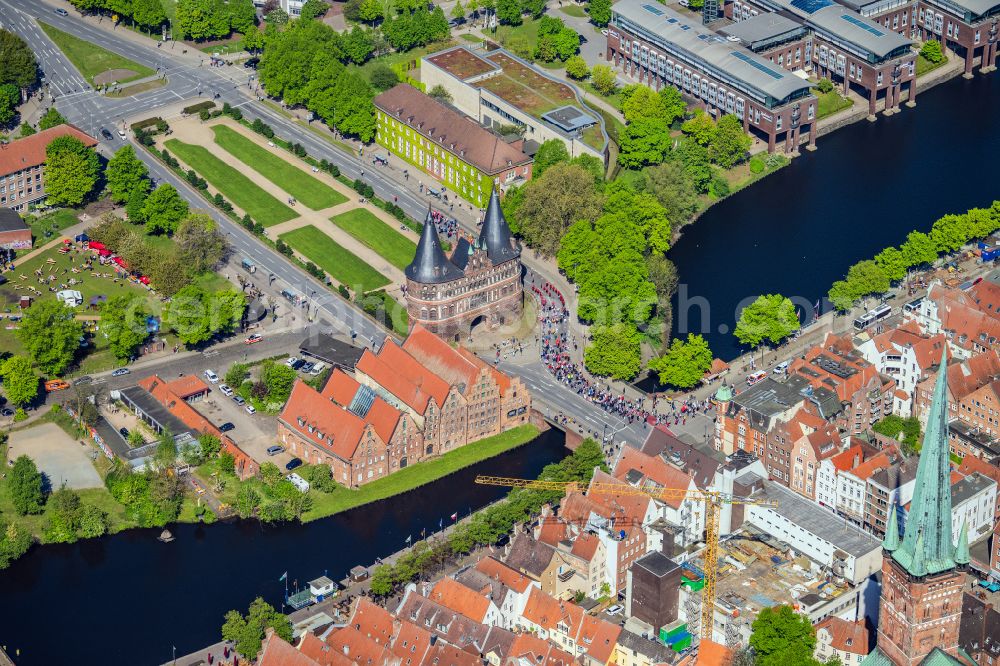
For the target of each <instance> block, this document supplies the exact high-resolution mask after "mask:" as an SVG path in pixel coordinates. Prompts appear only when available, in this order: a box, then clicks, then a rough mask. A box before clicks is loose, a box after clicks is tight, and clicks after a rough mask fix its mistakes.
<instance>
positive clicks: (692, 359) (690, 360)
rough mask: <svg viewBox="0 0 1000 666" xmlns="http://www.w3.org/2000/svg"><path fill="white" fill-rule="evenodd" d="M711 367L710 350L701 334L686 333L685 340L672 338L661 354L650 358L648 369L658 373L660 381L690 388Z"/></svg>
mask: <svg viewBox="0 0 1000 666" xmlns="http://www.w3.org/2000/svg"><path fill="white" fill-rule="evenodd" d="M711 367H712V350H711V349H709V348H708V343H707V342H705V338H703V337H702V336H701V335H695V334H694V333H688V336H687V342H684V341H683V340H674V341H673V344H671V345H670V349H669V350H668V351H667V353H666V354H664V355H663V356H660V357H657V358H654V359H652V360H651V361H650V362H649V369H650V370H655V371H656V372H657V373H659V378H660V383H661V384H668V385H670V386H676V387H678V388H691V387H692V386H694V385H695V384H697V383H698V382H700V381H701V378H702V377H704V376H705V373H706V372H708V369H709V368H711Z"/></svg>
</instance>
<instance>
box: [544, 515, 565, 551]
mask: <svg viewBox="0 0 1000 666" xmlns="http://www.w3.org/2000/svg"><path fill="white" fill-rule="evenodd" d="M537 538H538V540H539V541H541V542H542V543H547V544H549V545H550V546H555V545H556V544H558V543H559V542H560V541H562V540H564V539H565V538H566V524H565V523H563V522H562V521H560V520H558V519H557V518H555V517H552V516H550V517H548V518H547V519H545V520H543V521H542V528H541V529H540V530H538V537H537Z"/></svg>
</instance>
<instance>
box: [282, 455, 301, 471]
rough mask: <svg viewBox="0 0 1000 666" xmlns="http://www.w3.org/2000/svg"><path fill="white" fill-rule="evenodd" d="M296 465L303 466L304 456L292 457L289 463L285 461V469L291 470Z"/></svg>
mask: <svg viewBox="0 0 1000 666" xmlns="http://www.w3.org/2000/svg"><path fill="white" fill-rule="evenodd" d="M296 467H302V458H292V459H291V460H289V461H288V462H287V463H285V469H287V470H288V471H289V472H291V471H292V470H293V469H295V468H296Z"/></svg>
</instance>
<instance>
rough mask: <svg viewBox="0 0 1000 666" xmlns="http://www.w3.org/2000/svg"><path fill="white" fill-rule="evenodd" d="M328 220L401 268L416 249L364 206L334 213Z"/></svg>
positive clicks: (410, 258)
mask: <svg viewBox="0 0 1000 666" xmlns="http://www.w3.org/2000/svg"><path fill="white" fill-rule="evenodd" d="M330 221H331V222H333V223H334V224H336V225H337V226H338V227H340V228H341V229H343V230H344V231H346V232H347V233H349V234H351V235H352V236H354V238H356V239H358V240H359V241H360V242H362V243H364V244H365V245H367V246H368V247H370V248H371V249H373V250H375V252H376V253H378V255H379V256H380V257H384V258H385V259H386V260H387V261H388V262H389V263H390V264H392V265H393V266H395V267H396V268H398V269H399V270H403V269H404V268H406V267H407V266H408V265H409V263H410V262H411V261H413V255H414V254H415V253H416V251H417V245H416V243H414V242H413V241H411V240H410V239H409V238H407V237H406V236H404V235H403V234H401V233H399V232H398V231H396V230H395V229H393V228H392V227H390V226H389V225H388V224H386V223H385V222H383V221H382V220H380V219H378V218H377V217H375V215H374V214H373V213H372V212H371V211H368V210H365V209H364V208H355V209H354V210H350V211H347V212H346V213H341V214H340V215H334V216H333V217H331V218H330Z"/></svg>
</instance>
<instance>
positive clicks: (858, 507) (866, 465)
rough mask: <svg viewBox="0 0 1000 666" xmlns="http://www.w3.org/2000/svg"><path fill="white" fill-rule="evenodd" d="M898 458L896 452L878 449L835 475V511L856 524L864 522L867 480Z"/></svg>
mask: <svg viewBox="0 0 1000 666" xmlns="http://www.w3.org/2000/svg"><path fill="white" fill-rule="evenodd" d="M899 459H900V456H899V454H898V452H895V451H891V450H890V451H879V452H878V453H876V454H875V455H873V456H871V457H869V458H867V459H865V460H864V461H861V462H859V463H858V464H857V465H853V466H852V467H850V468H849V469H845V470H843V471H841V472H840V473H839V474H838V475H837V513H839V514H840V515H841V516H844V517H845V518H847V519H848V520H850V521H851V522H852V523H854V524H856V525H864V524H865V508H866V504H867V501H868V481H869V479H870V478H871V477H872V475H873V474H875V473H876V472H877V471H880V470H883V469H886V468H888V467H890V466H891V465H893V464H894V463H895V462H897V461H898V460H899Z"/></svg>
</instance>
